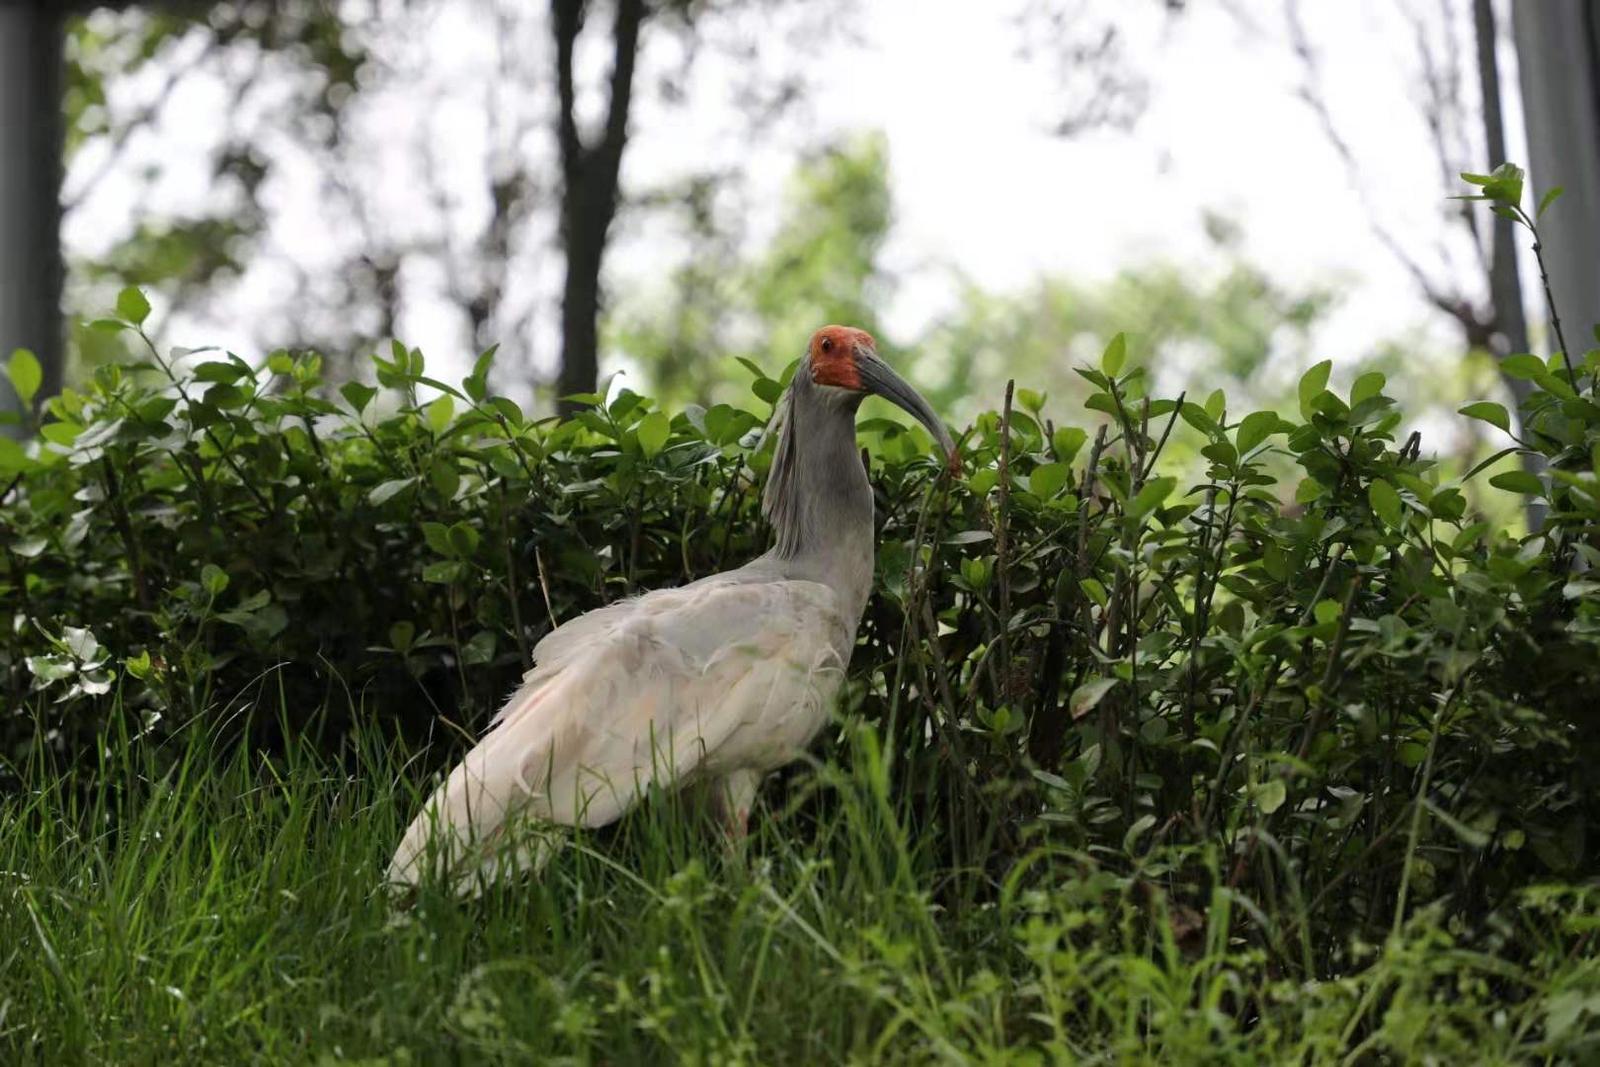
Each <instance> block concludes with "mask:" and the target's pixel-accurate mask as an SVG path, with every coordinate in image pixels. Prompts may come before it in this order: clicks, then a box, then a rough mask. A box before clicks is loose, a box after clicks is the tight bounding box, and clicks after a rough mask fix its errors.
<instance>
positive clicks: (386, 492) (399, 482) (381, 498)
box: [367, 477, 416, 504]
mask: <svg viewBox="0 0 1600 1067" xmlns="http://www.w3.org/2000/svg"><path fill="white" fill-rule="evenodd" d="M415 481H416V478H414V477H413V478H395V479H392V480H390V481H387V482H383V483H382V484H380V485H375V486H373V488H372V491H371V492H370V493H368V494H367V500H369V501H370V502H371V503H373V504H384V503H387V502H388V501H389V500H390V499H392V498H393V497H395V496H397V495H398V494H400V493H401V492H403V491H404V490H406V489H408V488H410V486H411V485H412V483H413V482H415Z"/></svg>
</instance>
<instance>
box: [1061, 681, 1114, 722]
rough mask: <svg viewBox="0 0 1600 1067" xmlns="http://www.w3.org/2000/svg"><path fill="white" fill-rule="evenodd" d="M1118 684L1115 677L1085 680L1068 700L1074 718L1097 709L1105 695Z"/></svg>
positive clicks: (1079, 717) (1081, 716) (1068, 706)
mask: <svg viewBox="0 0 1600 1067" xmlns="http://www.w3.org/2000/svg"><path fill="white" fill-rule="evenodd" d="M1116 686H1117V679H1115V678H1095V679H1093V680H1092V681H1088V682H1084V683H1083V684H1082V685H1080V686H1078V688H1076V689H1074V690H1073V691H1072V697H1071V699H1069V700H1068V701H1067V708H1068V710H1069V711H1071V713H1072V717H1073V718H1074V719H1081V718H1083V717H1084V716H1085V715H1087V714H1089V713H1090V712H1091V711H1093V710H1094V709H1095V706H1096V705H1097V704H1099V703H1100V701H1102V700H1104V699H1105V695H1106V694H1107V693H1109V692H1111V690H1113V689H1115V688H1116Z"/></svg>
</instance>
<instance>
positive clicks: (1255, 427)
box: [1235, 411, 1278, 456]
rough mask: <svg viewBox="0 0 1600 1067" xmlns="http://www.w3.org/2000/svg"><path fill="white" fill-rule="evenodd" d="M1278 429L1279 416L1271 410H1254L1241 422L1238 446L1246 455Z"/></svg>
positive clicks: (1237, 440) (1241, 453)
mask: <svg viewBox="0 0 1600 1067" xmlns="http://www.w3.org/2000/svg"><path fill="white" fill-rule="evenodd" d="M1277 430H1278V416H1277V415H1276V414H1274V413H1273V412H1270V411H1252V412H1251V413H1250V414H1248V415H1246V416H1245V417H1244V421H1243V422H1241V423H1240V424H1239V433H1238V436H1237V438H1235V441H1236V447H1237V448H1238V449H1239V454H1240V455H1241V456H1242V455H1245V454H1246V453H1248V452H1249V451H1250V450H1251V449H1252V448H1255V447H1256V446H1257V445H1259V444H1260V443H1261V442H1262V441H1265V440H1266V439H1267V438H1268V437H1271V436H1272V435H1273V434H1274V433H1276V432H1277Z"/></svg>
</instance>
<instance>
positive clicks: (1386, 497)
mask: <svg viewBox="0 0 1600 1067" xmlns="http://www.w3.org/2000/svg"><path fill="white" fill-rule="evenodd" d="M1367 501H1368V503H1370V504H1371V505H1372V510H1373V511H1375V512H1377V513H1378V517H1379V518H1380V519H1382V520H1383V521H1384V522H1385V523H1386V524H1388V525H1389V526H1394V527H1398V526H1399V525H1400V520H1401V518H1402V516H1403V515H1404V510H1403V508H1402V505H1401V502H1400V493H1399V491H1398V490H1396V489H1395V487H1394V486H1392V485H1390V484H1389V483H1388V482H1386V481H1384V480H1383V479H1381V478H1380V479H1378V480H1376V481H1374V482H1373V483H1372V484H1371V485H1369V486H1367Z"/></svg>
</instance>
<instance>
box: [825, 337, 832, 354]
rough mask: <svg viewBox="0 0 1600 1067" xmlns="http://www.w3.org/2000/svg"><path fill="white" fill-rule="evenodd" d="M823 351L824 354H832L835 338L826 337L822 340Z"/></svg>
mask: <svg viewBox="0 0 1600 1067" xmlns="http://www.w3.org/2000/svg"><path fill="white" fill-rule="evenodd" d="M822 350H823V351H824V352H832V351H833V338H831V337H824V338H823V339H822Z"/></svg>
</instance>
